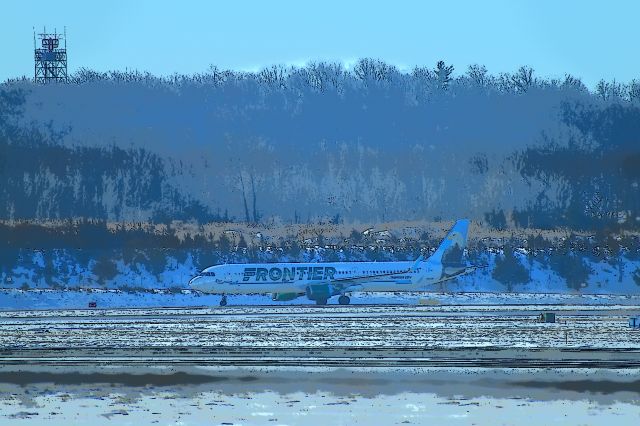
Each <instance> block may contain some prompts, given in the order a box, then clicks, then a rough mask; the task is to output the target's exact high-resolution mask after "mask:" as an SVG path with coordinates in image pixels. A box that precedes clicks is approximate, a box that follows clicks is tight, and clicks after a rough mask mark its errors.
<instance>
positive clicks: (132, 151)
mask: <svg viewBox="0 0 640 426" xmlns="http://www.w3.org/2000/svg"><path fill="white" fill-rule="evenodd" d="M639 96H640V84H639V82H638V81H636V80H633V81H631V82H628V83H624V84H623V83H618V82H605V81H602V82H600V83H599V84H598V85H597V86H596V87H595V88H594V89H593V90H592V91H590V90H588V88H587V87H586V86H585V85H584V84H583V83H582V82H581V81H580V80H579V79H578V78H576V77H574V76H570V75H565V76H564V77H562V78H558V79H555V78H543V77H540V76H537V75H536V74H535V72H534V70H533V69H532V68H530V67H522V68H520V69H519V70H517V71H516V72H514V73H501V74H498V75H492V74H490V73H489V72H488V71H487V69H486V68H485V67H483V66H480V65H474V66H471V67H469V68H468V69H467V70H465V71H464V72H461V73H460V72H456V70H455V68H454V67H453V66H452V65H451V64H447V63H445V62H442V61H440V62H438V63H437V64H435V66H433V67H416V68H414V69H412V70H410V71H401V70H398V69H397V68H396V67H394V66H392V65H389V64H386V63H385V62H383V61H379V60H375V59H362V60H360V61H358V62H357V63H356V64H355V65H354V66H353V67H351V68H350V69H345V68H344V67H343V66H342V65H340V64H335V63H322V62H317V63H310V64H308V65H307V66H304V67H282V66H272V67H267V68H265V69H263V70H261V71H259V72H235V71H229V70H220V69H218V68H216V67H212V68H211V69H210V70H209V71H208V72H206V73H203V74H195V75H188V76H183V75H174V76H170V77H157V76H153V75H151V74H149V73H143V72H137V71H128V72H118V71H113V72H106V73H101V72H95V71H91V70H87V69H81V70H80V71H78V72H77V73H75V74H74V75H73V76H72V78H71V79H70V83H69V84H59V85H58V84H54V85H45V86H36V85H34V84H32V83H30V82H29V81H27V80H14V81H8V82H6V83H4V84H2V85H1V86H0V176H2V183H3V185H2V186H0V218H3V219H10V220H21V219H25V220H32V219H36V220H48V219H59V220H63V219H68V218H70V219H76V218H91V219H98V220H106V221H110V222H121V221H124V222H131V221H153V222H165V223H169V222H170V221H171V220H175V219H179V220H195V221H197V222H200V223H206V222H211V221H224V222H226V221H241V222H246V223H265V222H267V221H272V220H276V221H282V222H284V223H299V222H306V223H314V222H317V221H320V220H331V218H335V217H338V218H340V220H342V221H345V222H347V223H349V222H352V221H369V222H375V221H378V222H388V221H393V220H416V219H427V220H431V219H437V218H447V219H448V218H456V217H462V216H468V217H471V218H474V219H476V220H484V221H486V222H487V223H488V224H491V225H493V226H496V227H497V228H499V227H507V228H513V227H519V228H540V229H554V228H556V227H558V226H562V227H566V228H570V229H574V230H591V231H597V230H607V232H617V231H618V230H620V229H631V230H636V229H638V224H639V223H640V206H639V202H640V201H639V200H640V192H639V191H640V190H639V188H638V185H639V183H640V144H638V139H637V137H638V136H637V135H638V134H640V132H639V130H640V110H639V105H640V104H639V102H640V98H639Z"/></svg>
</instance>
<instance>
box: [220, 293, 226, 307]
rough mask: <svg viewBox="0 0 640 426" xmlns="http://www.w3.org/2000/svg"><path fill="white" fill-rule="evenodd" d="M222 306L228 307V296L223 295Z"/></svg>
mask: <svg viewBox="0 0 640 426" xmlns="http://www.w3.org/2000/svg"><path fill="white" fill-rule="evenodd" d="M220 306H227V296H226V295H223V296H222V299H221V300H220Z"/></svg>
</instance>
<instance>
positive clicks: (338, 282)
mask: <svg viewBox="0 0 640 426" xmlns="http://www.w3.org/2000/svg"><path fill="white" fill-rule="evenodd" d="M422 260H423V256H420V257H418V258H417V259H416V261H415V262H414V263H413V265H412V266H411V267H410V268H408V269H405V270H404V271H399V272H394V273H392V274H368V275H359V276H354V277H345V278H334V279H332V280H328V281H327V284H331V285H333V286H336V287H339V288H340V289H342V290H344V289H346V288H349V287H354V286H358V285H360V284H362V283H365V282H368V281H370V280H371V279H372V278H384V277H392V276H395V275H402V274H409V273H411V272H413V271H415V270H416V269H417V268H418V267H419V265H420V263H421V262H422Z"/></svg>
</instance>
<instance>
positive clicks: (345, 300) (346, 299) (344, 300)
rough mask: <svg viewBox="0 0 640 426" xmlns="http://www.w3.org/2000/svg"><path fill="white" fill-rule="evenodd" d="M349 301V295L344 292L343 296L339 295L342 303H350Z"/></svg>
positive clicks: (339, 301)
mask: <svg viewBox="0 0 640 426" xmlns="http://www.w3.org/2000/svg"><path fill="white" fill-rule="evenodd" d="M349 302H351V299H350V298H349V296H346V295H344V294H343V295H342V296H340V297H338V303H339V304H341V305H348V304H349Z"/></svg>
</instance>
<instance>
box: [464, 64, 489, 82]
mask: <svg viewBox="0 0 640 426" xmlns="http://www.w3.org/2000/svg"><path fill="white" fill-rule="evenodd" d="M467 76H468V77H469V78H470V79H471V80H472V81H473V82H474V83H475V84H476V86H479V87H485V86H486V85H487V84H488V80H489V78H488V75H487V68H486V67H485V66H484V65H477V64H474V65H469V69H468V70H467Z"/></svg>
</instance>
